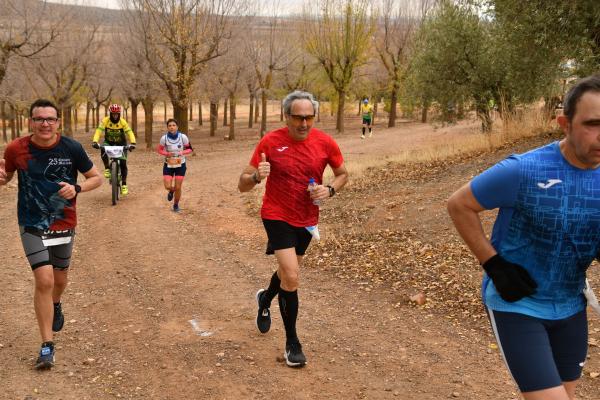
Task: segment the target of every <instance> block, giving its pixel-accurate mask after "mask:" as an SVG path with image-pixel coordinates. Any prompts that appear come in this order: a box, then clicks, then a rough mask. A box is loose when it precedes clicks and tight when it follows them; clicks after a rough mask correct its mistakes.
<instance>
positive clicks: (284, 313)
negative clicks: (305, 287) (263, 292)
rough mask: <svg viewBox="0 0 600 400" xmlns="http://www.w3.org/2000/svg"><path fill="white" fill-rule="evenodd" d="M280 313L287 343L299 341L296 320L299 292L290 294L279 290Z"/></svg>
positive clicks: (295, 291)
mask: <svg viewBox="0 0 600 400" xmlns="http://www.w3.org/2000/svg"><path fill="white" fill-rule="evenodd" d="M279 311H281V317H282V319H283V325H284V326H285V337H286V341H287V342H288V343H289V342H295V341H298V335H297V334H296V319H297V318H298V291H297V290H294V291H293V292H288V291H285V290H283V289H281V288H280V289H279Z"/></svg>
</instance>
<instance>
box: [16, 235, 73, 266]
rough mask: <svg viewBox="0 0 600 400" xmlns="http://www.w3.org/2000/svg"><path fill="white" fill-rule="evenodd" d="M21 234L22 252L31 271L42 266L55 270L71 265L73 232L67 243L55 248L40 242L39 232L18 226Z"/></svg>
mask: <svg viewBox="0 0 600 400" xmlns="http://www.w3.org/2000/svg"><path fill="white" fill-rule="evenodd" d="M19 231H20V232H21V242H22V243H23V250H25V255H26V256H27V261H29V265H30V266H31V269H32V270H34V269H36V268H39V267H41V266H44V265H52V267H53V268H55V269H61V270H63V269H67V268H69V264H70V263H71V253H72V252H73V242H74V241H75V232H74V231H72V232H71V234H70V235H71V240H70V242H69V243H65V244H59V245H55V246H46V245H44V242H43V241H42V237H41V235H40V233H39V232H36V231H35V230H31V229H29V228H27V229H26V228H25V227H23V226H19Z"/></svg>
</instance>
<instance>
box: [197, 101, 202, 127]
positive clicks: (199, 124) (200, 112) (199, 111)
mask: <svg viewBox="0 0 600 400" xmlns="http://www.w3.org/2000/svg"><path fill="white" fill-rule="evenodd" d="M198 126H202V101H200V100H198Z"/></svg>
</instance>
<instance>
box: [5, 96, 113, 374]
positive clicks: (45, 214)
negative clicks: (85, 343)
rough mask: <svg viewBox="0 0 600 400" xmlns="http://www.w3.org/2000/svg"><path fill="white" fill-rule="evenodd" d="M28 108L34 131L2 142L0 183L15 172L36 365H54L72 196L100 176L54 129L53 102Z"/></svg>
mask: <svg viewBox="0 0 600 400" xmlns="http://www.w3.org/2000/svg"><path fill="white" fill-rule="evenodd" d="M29 112H30V116H31V118H30V120H29V121H30V122H29V123H30V128H31V131H32V132H33V133H32V135H31V136H26V137H22V138H18V139H15V140H14V141H12V142H11V143H10V144H9V145H8V146H7V147H6V150H5V151H4V158H2V159H0V186H2V185H5V184H7V183H8V182H9V181H10V180H11V179H12V177H13V176H14V175H15V173H16V174H17V175H18V179H19V196H18V197H19V201H18V204H17V209H18V220H19V230H20V233H21V242H22V244H23V249H24V250H25V255H26V256H27V260H28V261H29V264H30V266H31V269H32V270H33V277H34V281H35V292H34V296H33V304H34V308H35V315H36V317H37V321H38V326H39V329H40V334H41V336H42V347H41V349H40V355H39V357H38V359H37V361H36V363H35V367H36V368H37V369H46V368H51V367H52V366H53V365H54V342H53V335H52V332H53V331H54V332H58V331H60V330H61V329H62V327H63V324H64V315H63V312H62V306H61V302H60V299H61V295H62V293H63V291H64V290H65V288H66V286H67V273H68V270H69V265H70V261H71V252H72V251H73V240H74V235H75V231H74V229H75V226H76V225H77V215H76V211H75V206H76V199H77V196H78V194H79V193H81V192H87V191H90V190H92V189H95V188H97V187H98V186H100V184H101V183H102V178H101V176H100V173H99V172H98V170H97V169H96V167H94V164H93V163H92V161H91V160H90V158H89V157H88V155H87V154H86V152H85V150H83V147H82V146H81V144H79V143H78V142H76V141H75V140H73V139H71V138H67V137H64V136H61V135H60V134H59V133H58V127H59V126H60V119H59V118H58V109H57V108H56V106H55V105H54V104H53V103H52V102H50V101H48V100H43V99H40V100H36V101H35V102H34V103H33V104H32V105H31V107H30V109H29ZM78 174H82V175H83V176H84V177H85V180H84V181H83V182H80V183H77V176H78ZM53 303H54V304H53Z"/></svg>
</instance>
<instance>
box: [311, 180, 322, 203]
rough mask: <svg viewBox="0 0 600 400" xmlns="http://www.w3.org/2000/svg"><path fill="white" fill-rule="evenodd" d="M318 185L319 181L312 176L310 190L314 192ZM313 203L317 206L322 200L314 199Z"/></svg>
mask: <svg viewBox="0 0 600 400" xmlns="http://www.w3.org/2000/svg"><path fill="white" fill-rule="evenodd" d="M316 187H317V182H315V178H310V179H309V180H308V191H309V192H312V191H313V190H314V189H315V188H316ZM313 204H314V205H315V206H320V205H321V200H313Z"/></svg>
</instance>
